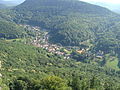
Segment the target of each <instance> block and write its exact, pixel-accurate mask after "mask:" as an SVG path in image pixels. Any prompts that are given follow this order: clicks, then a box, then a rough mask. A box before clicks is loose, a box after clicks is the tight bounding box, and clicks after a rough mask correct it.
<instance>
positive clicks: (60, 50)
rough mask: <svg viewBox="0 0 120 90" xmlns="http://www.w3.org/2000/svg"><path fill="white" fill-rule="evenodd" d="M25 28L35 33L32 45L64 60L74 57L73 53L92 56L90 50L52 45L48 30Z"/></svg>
mask: <svg viewBox="0 0 120 90" xmlns="http://www.w3.org/2000/svg"><path fill="white" fill-rule="evenodd" d="M20 26H24V28H26V29H27V30H29V31H32V32H34V33H35V37H34V38H32V39H31V40H30V43H29V44H31V45H33V46H35V47H39V48H43V49H45V50H47V51H48V52H49V53H52V54H56V55H59V56H63V57H64V59H69V58H71V57H72V54H71V53H72V51H73V50H74V51H76V52H77V53H78V54H85V55H86V56H90V52H89V48H80V47H69V46H68V47H63V46H62V45H60V44H59V45H58V44H51V43H49V34H48V32H47V30H41V29H40V27H38V26H35V27H34V26H30V25H21V24H20ZM103 54H104V53H103V52H101V51H99V52H98V53H97V54H96V55H94V56H95V57H96V58H99V59H102V58H103V57H104V56H103Z"/></svg>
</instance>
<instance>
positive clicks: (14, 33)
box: [0, 21, 27, 39]
mask: <svg viewBox="0 0 120 90" xmlns="http://www.w3.org/2000/svg"><path fill="white" fill-rule="evenodd" d="M26 35H27V33H26V32H25V30H24V28H23V27H20V26H18V25H16V24H13V23H11V22H7V21H0V38H7V39H15V38H22V37H25V36H26Z"/></svg>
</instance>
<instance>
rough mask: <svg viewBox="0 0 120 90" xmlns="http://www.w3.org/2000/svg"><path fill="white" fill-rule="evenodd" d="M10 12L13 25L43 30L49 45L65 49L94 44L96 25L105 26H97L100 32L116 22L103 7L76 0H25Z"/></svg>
mask: <svg viewBox="0 0 120 90" xmlns="http://www.w3.org/2000/svg"><path fill="white" fill-rule="evenodd" d="M33 6H34V7H33ZM14 12H15V14H16V16H15V17H14V21H15V22H16V23H27V24H30V25H35V26H40V27H41V28H44V29H47V30H49V31H50V33H49V34H50V41H51V42H53V43H60V44H62V45H66V46H68V45H74V46H76V45H80V43H81V42H83V41H87V40H90V41H94V39H95V38H97V36H96V34H95V33H94V30H95V29H97V27H98V26H99V25H101V24H102V23H103V22H104V23H105V25H103V24H102V26H101V28H102V29H104V27H108V26H110V25H111V23H114V21H116V20H120V18H113V17H117V15H116V14H114V13H113V12H111V11H110V10H108V9H106V8H103V7H100V6H96V5H92V4H89V3H85V2H81V1H78V0H52V1H51V0H36V1H33V0H26V1H25V2H24V3H22V4H21V5H18V6H17V7H15V8H14ZM109 21H112V22H109ZM106 22H107V23H106ZM108 22H109V23H108Z"/></svg>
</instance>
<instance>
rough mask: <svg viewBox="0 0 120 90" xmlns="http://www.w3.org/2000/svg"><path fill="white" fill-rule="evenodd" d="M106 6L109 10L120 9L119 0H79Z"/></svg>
mask: <svg viewBox="0 0 120 90" xmlns="http://www.w3.org/2000/svg"><path fill="white" fill-rule="evenodd" d="M80 1H84V2H88V3H92V4H96V5H100V6H103V7H106V8H108V9H110V10H116V11H117V10H120V0H80Z"/></svg>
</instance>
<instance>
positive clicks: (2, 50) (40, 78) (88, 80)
mask: <svg viewBox="0 0 120 90" xmlns="http://www.w3.org/2000/svg"><path fill="white" fill-rule="evenodd" d="M0 42H1V43H0V60H1V65H2V66H1V71H0V72H1V73H2V75H3V76H2V80H3V82H2V86H3V90H4V89H5V88H6V89H7V88H10V89H11V90H39V89H47V90H53V89H54V90H58V89H62V90H72V89H73V90H76V89H77V90H92V89H95V90H97V89H100V90H106V89H107V90H119V88H120V85H119V83H120V82H119V72H115V71H114V70H111V69H108V68H101V67H99V66H96V65H91V64H84V63H81V62H76V61H75V60H72V59H69V60H65V59H63V57H60V56H56V55H54V54H50V53H48V52H47V51H46V50H43V49H41V48H36V47H33V46H29V45H24V44H21V43H17V42H8V41H0ZM6 89H5V90H6Z"/></svg>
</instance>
